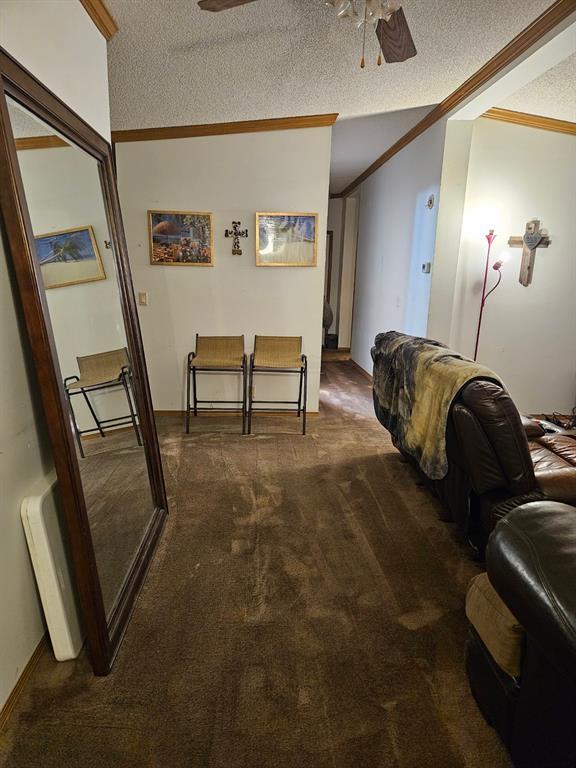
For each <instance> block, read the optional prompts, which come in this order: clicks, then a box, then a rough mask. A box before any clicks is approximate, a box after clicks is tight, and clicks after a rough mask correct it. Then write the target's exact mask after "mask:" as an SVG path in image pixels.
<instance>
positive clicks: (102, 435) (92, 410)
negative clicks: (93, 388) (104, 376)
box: [80, 388, 106, 437]
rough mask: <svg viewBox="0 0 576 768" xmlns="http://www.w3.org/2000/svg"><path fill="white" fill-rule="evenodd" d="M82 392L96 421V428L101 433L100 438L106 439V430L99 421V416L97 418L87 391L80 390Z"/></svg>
mask: <svg viewBox="0 0 576 768" xmlns="http://www.w3.org/2000/svg"><path fill="white" fill-rule="evenodd" d="M80 392H82V394H83V395H84V400H86V405H87V406H88V409H89V410H90V413H91V414H92V418H93V419H94V423H95V424H96V427H97V428H98V432H100V437H106V435H105V434H104V430H103V429H102V427H101V425H100V422H99V421H98V416H96V411H95V410H94V408H93V407H92V403H91V402H90V398H89V397H88V395H87V393H86V390H85V389H82V388H80Z"/></svg>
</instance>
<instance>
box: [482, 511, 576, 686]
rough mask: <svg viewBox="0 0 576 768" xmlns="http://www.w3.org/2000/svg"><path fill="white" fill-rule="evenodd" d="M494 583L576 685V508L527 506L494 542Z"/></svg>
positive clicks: (489, 556)
mask: <svg viewBox="0 0 576 768" xmlns="http://www.w3.org/2000/svg"><path fill="white" fill-rule="evenodd" d="M486 564H487V570H488V575H489V577H490V581H491V583H492V585H493V586H494V588H495V589H496V591H497V592H498V594H499V595H500V597H501V598H502V599H503V600H504V602H505V603H506V605H507V606H508V608H509V609H510V610H511V611H512V613H513V614H514V616H515V617H516V619H517V620H518V621H519V622H520V624H521V625H522V626H523V627H524V629H525V630H526V634H527V636H528V637H532V638H533V640H534V642H535V643H537V644H538V646H540V648H541V649H542V650H543V651H544V652H545V653H546V655H547V656H548V658H549V660H550V662H551V663H552V664H553V665H555V666H556V668H557V669H559V670H560V671H561V673H562V674H568V675H570V676H571V677H572V678H573V679H575V680H576V508H575V507H572V506H568V505H567V504H560V503H557V502H553V501H536V502H531V503H530V504H524V505H522V506H520V507H518V508H517V509H515V510H513V511H512V512H510V514H509V515H507V516H506V517H505V518H503V519H502V520H501V521H500V522H499V523H498V525H497V526H496V528H495V529H494V532H493V533H492V535H491V537H490V540H489V542H488V548H487V553H486Z"/></svg>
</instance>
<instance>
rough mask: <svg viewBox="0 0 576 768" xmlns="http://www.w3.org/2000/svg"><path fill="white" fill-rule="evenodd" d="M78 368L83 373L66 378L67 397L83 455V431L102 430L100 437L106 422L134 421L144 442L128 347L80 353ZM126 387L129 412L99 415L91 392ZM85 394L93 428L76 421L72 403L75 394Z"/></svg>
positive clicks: (113, 423) (113, 424)
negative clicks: (106, 417) (127, 413)
mask: <svg viewBox="0 0 576 768" xmlns="http://www.w3.org/2000/svg"><path fill="white" fill-rule="evenodd" d="M76 362H77V363H78V371H79V373H80V376H67V377H66V378H65V379H64V387H65V390H66V397H67V398H68V404H69V405H70V412H71V414H72V424H73V427H74V434H75V437H76V442H77V444H78V449H79V451H80V456H81V457H82V458H85V456H84V449H83V448H82V439H81V438H82V435H85V434H88V433H90V432H99V433H100V436H101V437H106V433H105V431H104V428H105V426H106V425H110V426H113V427H121V426H124V425H125V424H132V427H133V429H134V432H135V433H136V440H137V441H138V445H142V440H141V438H140V429H139V427H138V421H137V416H136V414H137V408H136V398H135V397H134V388H133V383H132V373H131V370H130V361H129V359H128V351H127V350H126V348H125V347H123V348H122V349H112V350H110V351H109V352H98V353H97V354H95V355H84V356H83V357H77V358H76ZM119 386H121V387H123V388H124V392H125V394H126V400H127V402H128V409H129V411H130V415H129V416H116V417H114V418H113V419H99V418H98V416H97V415H96V411H95V410H94V407H93V405H92V403H91V402H90V398H89V397H88V395H89V394H90V393H91V392H98V391H100V390H103V389H112V388H113V387H119ZM74 395H82V397H83V398H84V400H85V401H86V405H87V406H88V410H89V411H90V413H91V415H92V418H93V419H94V423H95V424H96V426H95V427H94V428H91V429H79V428H78V422H77V421H76V414H75V413H74V408H73V407H72V397H73V396H74Z"/></svg>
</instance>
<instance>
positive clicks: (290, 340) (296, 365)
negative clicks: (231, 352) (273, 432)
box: [248, 336, 308, 435]
mask: <svg viewBox="0 0 576 768" xmlns="http://www.w3.org/2000/svg"><path fill="white" fill-rule="evenodd" d="M255 373H292V374H297V375H299V376H300V386H299V390H298V400H254V399H253V388H254V374H255ZM248 391H249V396H248V434H251V432H252V413H253V412H254V411H265V410H267V409H266V408H254V403H257V404H263V403H268V404H270V403H276V404H279V405H296V406H297V409H296V408H279V409H277V410H280V411H295V410H297V413H298V417H300V414H302V434H303V435H305V434H306V400H307V391H308V360H307V358H306V355H303V354H302V336H256V338H255V340H254V352H253V353H252V355H250V380H249V382H248Z"/></svg>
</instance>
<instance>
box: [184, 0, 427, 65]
mask: <svg viewBox="0 0 576 768" xmlns="http://www.w3.org/2000/svg"><path fill="white" fill-rule="evenodd" d="M253 2H255V0H199V2H198V5H199V6H200V8H201V9H202V10H203V11H227V10H229V9H230V8H236V7H237V6H239V5H246V4H247V3H253ZM324 2H325V5H329V6H331V7H332V8H334V11H335V13H336V16H337V18H339V19H352V20H354V21H356V22H357V24H358V27H363V30H364V40H363V45H362V59H361V61H360V66H361V67H362V69H364V67H365V66H366V58H365V53H366V30H367V29H368V27H370V26H373V27H374V30H375V32H376V38H377V40H378V59H377V64H378V66H380V65H381V64H382V56H384V60H385V61H386V62H388V63H389V64H391V63H393V62H398V61H406V59H410V58H412V56H416V53H417V51H416V46H415V45H414V40H413V39H412V35H411V34H410V28H409V27H408V22H407V21H406V16H405V14H404V11H403V10H402V5H401V4H400V0H324Z"/></svg>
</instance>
